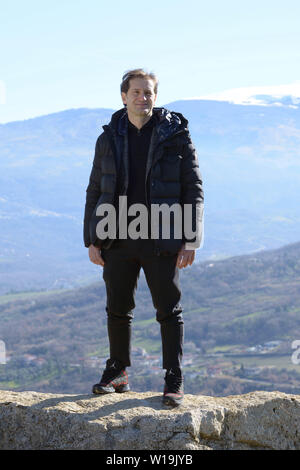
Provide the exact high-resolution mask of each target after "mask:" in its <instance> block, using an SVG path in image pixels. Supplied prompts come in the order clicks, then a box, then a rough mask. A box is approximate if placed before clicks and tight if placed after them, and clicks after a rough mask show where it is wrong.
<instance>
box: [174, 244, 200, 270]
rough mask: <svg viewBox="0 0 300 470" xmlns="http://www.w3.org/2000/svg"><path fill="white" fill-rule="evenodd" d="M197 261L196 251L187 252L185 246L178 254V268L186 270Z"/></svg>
mask: <svg viewBox="0 0 300 470" xmlns="http://www.w3.org/2000/svg"><path fill="white" fill-rule="evenodd" d="M194 259H195V250H186V249H185V248H184V246H183V247H182V248H181V250H180V251H179V253H178V256H177V263H176V266H177V268H179V269H181V268H186V267H187V266H189V265H190V266H191V265H192V264H193V262H194Z"/></svg>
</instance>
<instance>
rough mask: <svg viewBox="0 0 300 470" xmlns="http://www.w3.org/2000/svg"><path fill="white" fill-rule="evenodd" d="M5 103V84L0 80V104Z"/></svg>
mask: <svg viewBox="0 0 300 470" xmlns="http://www.w3.org/2000/svg"><path fill="white" fill-rule="evenodd" d="M5 103H6V90H5V83H4V82H3V80H0V104H5Z"/></svg>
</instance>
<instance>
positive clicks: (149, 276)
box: [101, 239, 184, 369]
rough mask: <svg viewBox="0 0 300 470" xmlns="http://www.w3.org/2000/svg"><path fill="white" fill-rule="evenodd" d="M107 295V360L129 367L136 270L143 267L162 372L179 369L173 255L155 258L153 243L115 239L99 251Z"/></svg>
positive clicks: (178, 310)
mask: <svg viewBox="0 0 300 470" xmlns="http://www.w3.org/2000/svg"><path fill="white" fill-rule="evenodd" d="M101 255H102V257H103V259H104V262H105V264H104V268H103V279H104V281H105V285H106V293H107V304H106V312H107V329H108V338H109V344H110V358H111V359H116V360H118V361H120V362H121V363H122V364H123V365H124V366H125V367H126V366H130V365H131V323H132V319H133V309H134V308H135V301H134V300H135V292H136V288H137V281H138V278H139V274H140V269H141V268H143V270H144V273H145V278H146V281H147V284H148V287H149V289H150V292H151V296H152V301H153V305H154V307H155V309H156V320H157V321H158V322H159V323H160V332H161V338H162V358H163V364H162V365H163V369H170V368H172V367H181V362H182V354H183V339H184V326H183V325H184V322H183V317H182V307H181V305H180V298H181V290H180V286H179V269H178V268H177V267H176V261H177V255H176V254H175V255H170V254H169V255H157V254H155V252H154V241H153V240H151V239H147V240H142V239H138V240H132V239H127V240H116V241H115V242H114V243H113V245H112V246H111V248H110V249H108V250H104V249H103V250H102V251H101Z"/></svg>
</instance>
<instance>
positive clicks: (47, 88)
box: [0, 0, 300, 123]
mask: <svg viewBox="0 0 300 470" xmlns="http://www.w3.org/2000/svg"><path fill="white" fill-rule="evenodd" d="M299 18H300V2H299V0H284V1H282V0H279V1H278V0H226V1H225V0H210V1H207V0H195V1H194V0H186V1H184V2H183V1H182V0H163V1H162V0H159V1H157V0H151V1H148V2H146V1H137V0H133V1H130V0H127V1H122V2H121V1H119V0H114V1H111V2H109V1H107V0H105V1H102V0H84V1H82V0H51V1H49V0H43V1H40V0H39V1H37V0H26V2H25V1H24V0H9V1H8V0H0V123H6V122H10V121H16V120H23V119H28V118H32V117H36V116H41V115H45V114H49V113H54V112H58V111H62V110H65V109H70V108H82V107H86V108H112V109H119V108H121V107H122V102H121V97H120V83H121V78H122V75H123V73H124V72H125V71H126V70H129V69H131V68H137V67H143V68H145V69H147V70H148V71H153V72H155V73H156V74H157V75H158V78H159V88H158V98H157V101H156V105H157V106H163V105H165V104H167V103H170V102H172V101H177V100H180V99H185V98H189V97H203V96H207V95H213V94H219V93H222V92H224V91H225V90H228V89H236V88H242V87H263V86H279V85H288V84H290V83H294V82H296V81H298V83H299V79H300V28H299Z"/></svg>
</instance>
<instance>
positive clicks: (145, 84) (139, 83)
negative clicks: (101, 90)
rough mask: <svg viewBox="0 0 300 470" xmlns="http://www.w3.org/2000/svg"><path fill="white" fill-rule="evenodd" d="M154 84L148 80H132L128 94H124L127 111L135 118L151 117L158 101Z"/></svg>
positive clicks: (123, 98) (123, 99)
mask: <svg viewBox="0 0 300 470" xmlns="http://www.w3.org/2000/svg"><path fill="white" fill-rule="evenodd" d="M156 96H157V95H156V94H155V93H154V82H153V80H151V79H147V78H132V79H131V80H130V81H129V89H128V92H127V93H124V92H122V101H123V103H124V104H126V105H127V111H128V113H129V114H132V115H134V116H141V117H143V116H149V115H150V116H151V115H152V110H153V107H154V104H155V101H156Z"/></svg>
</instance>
